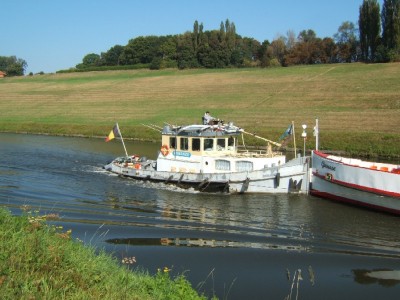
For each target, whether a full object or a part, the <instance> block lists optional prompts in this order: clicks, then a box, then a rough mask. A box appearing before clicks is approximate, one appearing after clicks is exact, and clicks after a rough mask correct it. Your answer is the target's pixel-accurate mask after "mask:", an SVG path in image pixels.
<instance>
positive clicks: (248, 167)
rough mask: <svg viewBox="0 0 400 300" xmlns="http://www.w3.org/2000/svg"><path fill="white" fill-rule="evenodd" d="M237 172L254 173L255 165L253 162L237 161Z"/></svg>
mask: <svg viewBox="0 0 400 300" xmlns="http://www.w3.org/2000/svg"><path fill="white" fill-rule="evenodd" d="M236 171H238V172H242V171H253V163H252V162H251V161H237V162H236Z"/></svg>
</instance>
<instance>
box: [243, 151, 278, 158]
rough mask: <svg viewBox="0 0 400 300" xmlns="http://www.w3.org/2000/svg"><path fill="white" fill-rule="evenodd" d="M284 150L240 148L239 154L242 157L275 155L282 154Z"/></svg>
mask: <svg viewBox="0 0 400 300" xmlns="http://www.w3.org/2000/svg"><path fill="white" fill-rule="evenodd" d="M281 155H283V154H282V152H277V151H274V152H270V151H267V150H238V151H237V156H241V157H274V156H281Z"/></svg>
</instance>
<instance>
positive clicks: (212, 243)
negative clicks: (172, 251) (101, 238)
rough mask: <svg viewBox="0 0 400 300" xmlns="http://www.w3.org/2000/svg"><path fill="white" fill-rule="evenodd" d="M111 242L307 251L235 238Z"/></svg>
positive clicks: (134, 239) (150, 239)
mask: <svg viewBox="0 0 400 300" xmlns="http://www.w3.org/2000/svg"><path fill="white" fill-rule="evenodd" d="M105 242H106V243H109V244H116V245H129V246H173V247H209V248H252V249H272V250H285V251H305V250H306V249H304V248H303V247H301V246H296V245H293V246H292V245H279V244H272V243H262V242H258V243H256V242H253V243H248V242H240V241H233V240H216V239H205V238H182V237H176V238H167V237H162V238H114V239H108V240H106V241H105Z"/></svg>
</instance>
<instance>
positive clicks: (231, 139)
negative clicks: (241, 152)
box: [228, 137, 235, 150]
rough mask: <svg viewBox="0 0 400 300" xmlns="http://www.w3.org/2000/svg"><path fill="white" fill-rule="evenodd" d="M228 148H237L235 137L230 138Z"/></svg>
mask: <svg viewBox="0 0 400 300" xmlns="http://www.w3.org/2000/svg"><path fill="white" fill-rule="evenodd" d="M228 150H235V139H234V138H233V137H229V139H228Z"/></svg>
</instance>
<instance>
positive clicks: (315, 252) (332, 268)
mask: <svg viewBox="0 0 400 300" xmlns="http://www.w3.org/2000/svg"><path fill="white" fill-rule="evenodd" d="M127 148H128V152H130V153H131V154H133V153H137V154H140V155H146V156H148V157H152V158H154V157H155V155H156V152H157V150H158V148H159V145H158V144H153V143H139V142H128V143H127ZM120 155H123V148H122V146H121V144H120V143H119V142H118V141H115V140H114V141H112V142H109V143H105V142H104V141H103V140H100V139H84V138H65V137H49V136H36V135H16V134H0V204H1V205H2V206H5V207H8V208H9V209H10V210H11V211H12V212H13V213H14V214H20V213H21V206H22V205H29V206H30V207H32V209H39V210H40V212H41V213H43V214H45V213H57V214H59V215H60V217H61V221H60V222H57V224H62V225H63V226H64V228H65V229H72V234H73V237H74V238H79V239H81V240H83V241H84V242H85V243H87V244H91V245H94V246H96V247H98V248H104V249H106V250H107V251H109V252H110V253H112V254H113V255H115V256H116V257H118V258H121V259H122V258H124V257H131V256H135V257H136V260H137V263H136V265H135V267H140V268H145V269H147V270H148V271H149V272H150V273H155V272H157V269H158V268H164V267H169V268H172V270H173V273H174V274H178V273H183V272H184V273H185V275H186V277H187V278H188V279H189V280H190V281H191V283H192V285H193V286H194V287H195V288H196V289H197V290H198V291H199V292H200V293H204V294H206V295H208V296H212V295H213V294H215V295H217V296H218V297H219V298H221V299H223V298H227V299H284V298H285V297H286V296H288V295H289V294H290V292H291V291H292V297H293V298H294V297H295V296H296V294H298V299H321V298H323V299H354V298H359V299H361V298H362V299H377V298H378V297H379V298H382V299H389V298H390V299H393V298H397V297H398V295H399V293H400V233H399V224H400V223H399V222H400V218H399V217H395V216H391V215H386V214H382V213H377V212H372V211H368V210H363V209H359V208H354V207H350V206H346V205H342V204H337V203H333V202H330V201H327V200H322V199H319V198H314V197H310V196H301V195H210V194H200V193H196V192H194V191H190V190H189V191H186V190H185V191H183V190H179V189H176V188H174V187H170V186H166V185H164V184H152V183H144V182H135V181H133V180H130V179H127V178H120V177H118V176H115V175H111V174H108V173H106V172H104V170H103V169H102V166H103V164H105V163H106V162H107V161H109V160H111V159H112V158H113V157H115V156H120ZM299 270H300V272H301V278H302V280H299V281H298V276H297V275H298V272H299ZM382 271H384V272H382ZM294 275H296V277H295V278H296V279H295V284H294V285H293V289H292V288H291V287H292V280H293V276H294ZM289 278H290V280H289ZM297 281H298V283H299V284H298V288H297Z"/></svg>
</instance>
